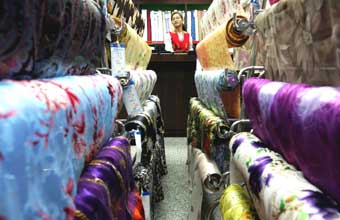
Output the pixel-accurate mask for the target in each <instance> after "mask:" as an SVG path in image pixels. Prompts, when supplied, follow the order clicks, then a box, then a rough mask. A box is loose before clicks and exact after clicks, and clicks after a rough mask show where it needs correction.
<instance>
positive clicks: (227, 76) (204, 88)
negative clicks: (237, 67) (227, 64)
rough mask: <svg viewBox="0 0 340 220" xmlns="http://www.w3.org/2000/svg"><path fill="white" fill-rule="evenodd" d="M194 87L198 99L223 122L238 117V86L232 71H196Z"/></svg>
mask: <svg viewBox="0 0 340 220" xmlns="http://www.w3.org/2000/svg"><path fill="white" fill-rule="evenodd" d="M195 85H196V90H197V95H198V98H199V99H200V100H201V101H202V102H203V103H204V104H205V105H206V106H207V108H208V109H210V110H211V111H212V112H214V114H215V115H217V116H219V117H221V118H223V119H225V120H227V119H228V118H239V117H240V112H241V97H240V86H239V80H238V78H237V75H236V73H235V72H234V71H231V70H228V69H221V70H214V71H212V70H211V71H202V70H196V73H195Z"/></svg>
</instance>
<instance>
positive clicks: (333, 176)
mask: <svg viewBox="0 0 340 220" xmlns="http://www.w3.org/2000/svg"><path fill="white" fill-rule="evenodd" d="M243 94H244V103H245V110H246V113H247V115H248V117H249V118H250V119H251V122H252V127H253V129H254V133H255V134H256V135H257V136H258V137H259V138H261V140H263V141H264V142H265V143H267V144H268V145H269V147H270V148H271V149H272V150H274V151H276V152H279V153H280V154H282V155H283V156H284V158H285V159H286V160H287V161H288V162H289V163H291V164H293V165H295V166H297V167H298V168H299V169H300V170H301V171H302V172H303V174H304V176H305V177H306V178H307V179H308V180H309V181H310V182H311V183H312V184H314V185H316V186H318V187H319V188H320V189H321V190H322V191H324V192H325V193H327V194H328V195H329V196H331V197H333V198H334V199H335V200H336V201H337V202H338V203H340V188H339V185H340V171H339V170H338V169H334V167H340V161H339V155H340V148H339V146H340V139H339V134H338V131H339V130H340V90H339V89H337V88H332V87H313V86H310V85H305V84H289V83H280V82H271V81H269V80H264V79H256V78H254V79H249V80H248V81H246V82H245V84H244V89H243ZM320 152H321V153H320Z"/></svg>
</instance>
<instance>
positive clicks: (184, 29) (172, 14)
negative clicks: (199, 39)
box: [171, 10, 187, 31]
mask: <svg viewBox="0 0 340 220" xmlns="http://www.w3.org/2000/svg"><path fill="white" fill-rule="evenodd" d="M175 14H178V15H179V16H180V17H181V18H182V21H183V25H182V29H183V31H187V28H186V26H185V24H184V18H183V15H182V13H181V12H179V11H177V10H175V11H173V12H172V13H171V20H172V17H173V16H174V15H175Z"/></svg>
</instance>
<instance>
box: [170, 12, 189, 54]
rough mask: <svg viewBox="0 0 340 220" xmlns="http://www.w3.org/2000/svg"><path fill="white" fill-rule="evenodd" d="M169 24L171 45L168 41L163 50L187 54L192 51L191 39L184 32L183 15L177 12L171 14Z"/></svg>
mask: <svg viewBox="0 0 340 220" xmlns="http://www.w3.org/2000/svg"><path fill="white" fill-rule="evenodd" d="M171 23H172V25H173V31H171V32H170V33H169V34H170V40H171V43H170V42H169V40H168V42H166V45H165V47H166V48H165V49H166V50H168V51H171V52H187V51H189V50H192V39H191V36H190V34H189V33H188V32H186V30H185V26H184V23H183V15H182V14H181V13H180V12H178V11H174V12H172V13H171Z"/></svg>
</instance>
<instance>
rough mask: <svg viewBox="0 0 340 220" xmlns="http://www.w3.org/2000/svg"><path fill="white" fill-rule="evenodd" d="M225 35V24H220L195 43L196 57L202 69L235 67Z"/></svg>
mask: <svg viewBox="0 0 340 220" xmlns="http://www.w3.org/2000/svg"><path fill="white" fill-rule="evenodd" d="M226 37H227V34H226V25H225V24H222V25H220V26H218V28H216V30H215V31H213V32H212V33H210V34H209V35H207V36H206V37H205V38H204V39H203V40H201V41H200V42H199V43H198V44H197V46H196V54H197V59H198V60H199V62H200V64H201V66H202V68H203V70H217V69H223V68H228V69H231V70H233V69H235V68H234V64H233V61H232V58H231V56H230V53H229V45H228V42H227V40H226Z"/></svg>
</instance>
